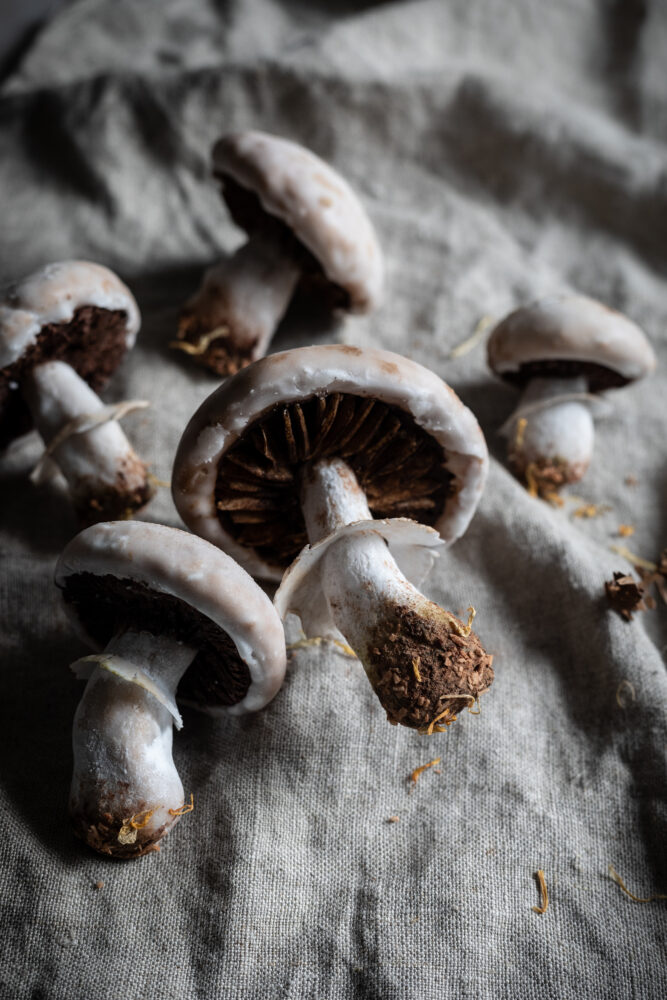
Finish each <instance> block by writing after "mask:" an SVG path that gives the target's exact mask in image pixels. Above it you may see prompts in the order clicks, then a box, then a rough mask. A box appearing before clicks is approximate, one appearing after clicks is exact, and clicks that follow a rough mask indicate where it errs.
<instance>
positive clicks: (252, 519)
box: [173, 346, 493, 728]
mask: <svg viewBox="0 0 667 1000" xmlns="http://www.w3.org/2000/svg"><path fill="white" fill-rule="evenodd" d="M487 465H488V457H487V449H486V443H485V441H484V437H483V435H482V432H481V430H480V428H479V425H478V424H477V421H476V420H475V418H474V416H473V414H472V413H471V412H470V410H468V409H467V408H466V407H465V406H464V405H463V404H462V403H461V401H460V400H459V398H458V397H457V396H456V395H455V394H454V392H452V390H451V389H450V388H449V387H448V386H447V385H445V383H444V382H442V381H441V380H440V379H439V378H438V377H437V376H436V375H434V374H433V373H432V372H430V371H427V369H425V368H423V367H422V366H421V365H418V364H416V363H415V362H413V361H409V360H408V359H406V358H402V357H400V356H399V355H396V354H392V353H390V352H388V351H379V350H364V351H361V350H359V349H358V348H355V347H348V346H328V347H306V348H301V349H298V350H293V351H286V352H284V353H282V354H275V355H272V356H271V357H268V358H264V359H263V360H261V361H257V362H256V363H255V364H253V365H251V366H250V367H248V368H246V369H244V370H243V371H241V372H239V373H238V374H237V375H235V376H234V377H233V378H231V379H228V380H227V381H226V382H225V383H223V385H222V386H221V387H220V388H219V389H218V390H217V391H216V392H214V393H213V394H212V395H211V396H209V398H208V399H207V400H205V401H204V403H203V404H202V406H201V407H200V408H199V410H198V411H197V412H196V413H195V415H194V416H193V418H192V419H191V421H190V423H189V425H188V427H187V428H186V431H185V433H184V435H183V438H182V439H181V443H180V446H179V449H178V453H177V456H176V462H175V466H174V473H173V495H174V500H175V503H176V506H177V507H178V510H179V512H180V514H181V516H182V517H183V519H184V520H185V522H186V523H187V524H188V526H189V527H190V528H192V530H193V531H195V532H197V533H198V534H200V535H202V536H204V537H205V538H208V539H209V540H210V541H211V542H214V543H215V544H216V545H219V546H220V547H221V548H223V549H225V550H226V551H227V552H229V553H230V554H231V555H233V556H234V557H235V558H237V559H238V560H239V561H240V562H242V563H243V565H244V566H245V567H246V568H247V569H248V570H249V571H250V572H252V573H253V574H255V575H259V576H264V577H268V578H270V579H274V580H279V579H281V577H282V575H283V573H284V571H285V570H286V569H287V567H289V569H288V571H287V573H286V575H285V577H284V579H283V582H282V584H281V586H280V588H279V590H278V593H277V595H276V600H275V604H276V607H277V608H278V610H279V612H280V614H281V615H282V616H283V617H284V616H285V615H286V614H287V613H288V612H294V613H295V614H298V615H299V617H300V618H301V621H302V624H303V627H304V630H305V631H306V633H307V634H308V635H319V636H323V635H329V636H337V637H340V636H341V635H342V636H343V637H344V638H345V639H346V641H347V642H348V643H349V645H350V646H352V648H353V649H354V651H355V652H356V653H357V655H358V656H359V658H360V660H361V661H362V663H363V665H364V668H365V670H366V673H367V675H368V677H369V679H370V681H371V684H372V685H373V687H374V689H375V691H376V693H377V695H378V697H379V698H380V701H381V702H382V704H383V706H384V707H385V709H386V711H387V715H388V717H389V719H390V721H391V722H401V723H403V724H404V725H408V726H412V727H414V728H426V727H428V726H429V725H430V724H431V723H432V722H433V721H434V720H435V719H437V718H440V719H441V720H442V721H445V722H446V721H451V718H452V717H453V716H454V715H455V713H456V712H457V711H460V710H461V708H462V707H464V706H465V705H466V704H470V703H471V702H472V700H473V699H474V698H476V697H477V696H478V695H480V694H482V693H483V692H484V691H486V689H487V688H488V687H489V685H490V684H491V680H492V678H493V671H492V668H491V657H490V656H488V655H487V654H486V653H485V652H484V650H483V648H482V646H481V644H480V642H479V639H478V638H477V636H476V635H475V634H474V633H472V632H470V629H469V628H468V627H467V626H464V625H463V623H462V622H460V621H459V620H458V619H457V618H455V617H454V616H453V615H451V614H450V613H449V612H447V611H444V610H443V609H442V608H440V607H438V605H436V604H434V603H433V602H432V601H429V600H427V599H426V597H424V596H423V595H422V594H421V593H420V592H419V590H417V589H416V587H415V586H413V583H418V582H419V581H420V580H421V578H422V577H423V576H424V573H425V570H426V569H427V568H428V566H429V565H430V562H431V561H432V558H433V555H434V554H437V552H438V550H439V549H442V548H443V547H444V545H446V544H449V543H451V542H453V541H454V540H455V539H456V538H458V537H459V536H460V535H462V534H463V532H464V531H465V530H466V528H467V526H468V523H469V522H470V519H471V518H472V516H473V513H474V511H475V508H476V506H477V503H478V501H479V498H480V495H481V492H482V489H483V486H484V481H485V478H486V473H487ZM417 522H421V523H417ZM438 533H439V534H438ZM307 543H310V544H307ZM290 563H291V564H292V565H291V566H290Z"/></svg>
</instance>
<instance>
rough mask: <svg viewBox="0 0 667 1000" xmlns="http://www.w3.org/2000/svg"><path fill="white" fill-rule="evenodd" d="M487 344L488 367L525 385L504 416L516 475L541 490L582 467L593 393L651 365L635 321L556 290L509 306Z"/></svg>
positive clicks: (589, 442) (589, 448)
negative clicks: (521, 305) (530, 301)
mask: <svg viewBox="0 0 667 1000" xmlns="http://www.w3.org/2000/svg"><path fill="white" fill-rule="evenodd" d="M487 351H488V360H489V365H490V367H491V368H492V369H493V371H494V372H495V373H496V374H497V375H500V376H502V378H504V379H506V380H507V381H509V382H512V383H514V384H515V385H518V386H519V387H521V389H522V396H521V401H520V403H519V406H518V407H517V410H516V411H515V413H514V414H513V417H512V418H511V419H510V421H509V430H510V449H509V459H510V464H511V466H512V468H513V471H514V472H515V474H516V475H517V477H518V478H519V479H525V480H526V481H527V483H528V484H529V485H530V486H532V487H533V488H535V489H536V490H538V491H539V492H541V493H549V492H550V491H553V490H557V489H559V487H561V486H563V485H564V484H565V483H571V482H575V481H576V480H578V479H581V477H582V476H583V475H584V473H585V472H586V470H587V468H588V466H589V463H590V460H591V456H592V453H593V438H594V429H593V415H592V412H591V401H592V394H595V393H599V392H603V391H604V390H606V389H615V388H619V387H620V386H624V385H627V384H628V383H629V382H633V381H635V380H636V379H640V378H644V376H646V375H648V374H650V372H652V371H653V369H654V368H655V355H654V353H653V349H652V348H651V345H650V344H649V342H648V340H647V339H646V337H645V335H644V334H643V333H642V331H641V330H640V329H639V327H638V326H636V325H635V324H634V323H632V322H631V321H630V320H629V319H628V318H627V317H626V316H623V315H622V314H621V313H619V312H615V311H614V310H613V309H609V308H608V307H607V306H605V305H603V304H602V303H601V302H596V301H595V299H589V298H586V297H585V296H583V295H553V296H550V297H548V298H544V299H541V300H539V301H538V302H535V303H533V304H532V305H529V306H526V307H524V308H522V309H517V310H516V311H515V312H513V313H510V315H509V316H507V317H505V319H503V320H502V322H500V323H499V324H498V325H497V326H496V327H495V328H494V329H493V331H492V332H491V335H490V337H489V341H488V345H487Z"/></svg>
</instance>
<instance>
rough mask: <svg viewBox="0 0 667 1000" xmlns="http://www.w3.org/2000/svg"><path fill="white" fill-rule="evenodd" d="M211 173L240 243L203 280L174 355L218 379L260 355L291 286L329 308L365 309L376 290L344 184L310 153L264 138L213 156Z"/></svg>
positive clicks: (241, 136)
mask: <svg viewBox="0 0 667 1000" xmlns="http://www.w3.org/2000/svg"><path fill="white" fill-rule="evenodd" d="M213 172H214V174H215V176H216V177H217V178H218V179H219V180H220V182H221V183H222V195H223V198H224V199H225V202H226V203H227V207H228V208H229V211H230V213H231V215H232V218H233V219H234V222H236V224H237V225H238V226H239V227H240V228H241V229H244V230H245V231H246V232H247V233H248V237H249V239H248V242H247V243H245V244H244V245H243V246H242V247H241V248H240V249H239V250H237V251H236V253H234V254H233V255H232V256H231V257H230V258H229V259H228V260H225V261H222V262H221V263H219V264H217V265H216V266H215V267H213V268H211V269H210V270H209V271H207V272H206V275H205V276H204V280H203V283H202V286H201V288H200V290H199V291H198V292H197V294H196V295H195V296H194V298H192V299H191V300H190V301H189V302H188V304H187V305H186V307H185V309H184V311H183V314H182V317H181V322H180V326H179V330H178V338H179V339H178V340H177V341H175V342H174V344H173V346H175V347H180V348H181V349H182V350H184V351H186V352H187V353H189V354H192V355H193V356H194V357H195V358H196V360H197V361H199V362H200V363H201V364H203V365H205V366H206V367H207V368H210V369H211V371H213V372H215V373H216V374H218V375H228V374H232V373H234V372H236V371H238V369H239V368H242V367H243V366H244V365H247V364H249V363H250V362H251V361H255V360H256V359H257V358H261V357H262V356H263V355H264V354H265V353H266V349H267V346H268V344H269V341H270V340H271V338H272V336H273V333H274V331H275V328H276V326H277V325H278V322H279V321H280V319H281V317H282V316H283V314H284V313H285V311H286V309H287V306H288V304H289V302H290V299H291V298H292V295H293V294H294V291H295V289H296V287H297V285H298V283H299V282H300V281H302V280H303V281H307V282H310V283H318V284H319V285H320V286H321V288H322V291H323V293H324V294H326V295H327V296H328V299H327V301H329V302H330V303H331V305H332V306H333V307H334V308H338V309H343V310H348V311H350V312H354V313H365V312H369V311H370V310H372V309H374V308H375V307H376V306H377V305H378V303H379V300H380V295H381V291H382V282H383V270H384V267H383V260H382V252H381V250H380V247H379V245H378V241H377V238H376V236H375V232H374V230H373V227H372V225H371V223H370V221H369V219H368V216H367V215H366V212H365V211H364V209H363V207H362V205H361V203H360V201H359V199H358V198H357V196H356V194H355V193H354V192H353V191H352V189H351V188H350V186H349V185H348V184H347V182H346V181H344V180H343V178H342V177H341V176H340V175H339V174H338V173H337V172H336V171H335V170H332V168H331V167H330V166H328V164H326V163H325V162H324V161H323V160H321V159H320V158H319V157H318V156H315V154H314V153H311V152H310V151H309V150H307V149H304V147H303V146H299V145H297V144H296V143H294V142H289V141H288V140H287V139H280V138H278V137H276V136H273V135H268V134H266V133H264V132H240V133H238V134H235V135H229V136H225V137H223V138H222V139H220V140H219V141H218V142H217V143H216V145H215V147H214V149H213Z"/></svg>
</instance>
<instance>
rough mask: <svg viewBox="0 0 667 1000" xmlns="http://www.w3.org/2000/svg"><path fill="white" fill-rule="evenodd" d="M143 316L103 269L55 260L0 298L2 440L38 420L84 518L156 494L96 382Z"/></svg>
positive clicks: (115, 512)
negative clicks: (101, 396) (140, 315)
mask: <svg viewBox="0 0 667 1000" xmlns="http://www.w3.org/2000/svg"><path fill="white" fill-rule="evenodd" d="M139 324H140V317H139V310H138V308H137V304H136V302H135V300H134V298H133V297H132V295H131V293H130V291H129V289H128V288H126V286H125V285H124V284H123V283H122V281H120V279H119V278H118V277H117V276H116V275H115V274H113V272H112V271H109V270H108V268H106V267H102V266H101V265H99V264H92V263H89V262H87V261H61V262H60V263H56V264H49V265H48V266H47V267H44V268H43V269H42V270H40V271H37V272H35V273H34V274H31V275H30V276H29V277H27V278H24V280H23V281H21V282H19V283H18V284H16V285H12V286H11V287H10V288H8V289H7V291H6V292H5V294H4V298H3V299H2V301H1V302H0V446H2V445H7V444H8V443H9V442H10V441H11V440H12V439H13V438H15V437H18V436H19V435H21V434H24V433H26V432H27V431H29V430H30V429H31V427H32V426H33V425H34V426H35V427H36V428H37V430H38V432H39V434H40V435H41V437H42V439H43V440H44V443H45V444H46V446H47V452H46V454H47V456H48V458H49V459H50V460H51V461H52V462H54V463H55V465H57V467H58V469H59V470H60V471H61V472H62V474H63V475H64V477H65V479H66V480H67V482H68V485H69V490H70V494H71V497H72V502H73V504H74V506H75V508H76V510H77V512H78V514H79V516H80V517H81V519H82V520H83V521H84V522H86V523H87V522H92V521H98V520H103V519H104V518H107V517H113V516H120V515H123V514H127V513H128V512H131V511H134V510H136V509H138V508H139V507H142V506H143V505H144V504H145V503H147V502H148V500H149V499H150V497H151V495H152V492H153V490H152V487H151V485H150V483H149V479H148V473H147V469H146V466H145V464H144V463H143V462H142V461H141V460H140V459H139V458H138V457H137V455H136V454H135V452H134V450H133V449H132V446H131V445H130V443H129V441H128V440H127V438H126V437H125V434H124V433H123V431H122V430H121V428H120V425H119V424H118V421H117V420H115V419H110V417H111V416H112V414H113V413H117V412H118V411H117V409H115V408H113V407H105V406H104V405H103V403H102V401H101V400H100V399H99V397H98V396H97V395H96V392H97V390H99V389H101V388H102V387H103V386H104V385H105V383H106V382H107V381H108V379H109V378H110V377H111V375H112V374H113V373H114V371H115V370H116V368H117V367H118V365H119V364H120V362H121V361H122V359H123V357H124V356H125V354H126V352H127V351H128V350H130V348H131V347H132V346H133V345H134V341H135V339H136V335H137V331H138V330H139Z"/></svg>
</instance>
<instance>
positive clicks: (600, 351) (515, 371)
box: [487, 295, 655, 391]
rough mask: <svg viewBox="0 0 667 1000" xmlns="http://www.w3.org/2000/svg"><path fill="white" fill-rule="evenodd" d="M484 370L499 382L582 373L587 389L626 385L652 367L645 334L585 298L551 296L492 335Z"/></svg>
mask: <svg viewBox="0 0 667 1000" xmlns="http://www.w3.org/2000/svg"><path fill="white" fill-rule="evenodd" d="M487 352H488V361H489V366H490V367H491V368H492V370H493V371H494V372H496V374H497V375H500V376H502V377H503V378H505V379H507V380H509V381H513V382H518V383H523V382H526V381H528V380H529V379H531V378H540V377H542V378H549V377H554V378H569V377H571V376H577V375H585V376H586V377H587V378H588V382H589V385H590V388H591V390H592V391H597V390H601V389H608V388H613V387H616V386H622V385H625V384H626V383H628V382H632V381H634V380H635V379H640V378H643V377H644V376H645V375H648V374H650V372H652V371H653V369H654V368H655V355H654V353H653V349H652V347H651V345H650V344H649V342H648V340H647V339H646V336H645V335H644V333H643V332H642V331H641V330H640V328H639V327H638V326H636V325H635V324H634V323H633V322H632V321H631V320H629V319H628V318H627V317H626V316H623V315H622V314H621V313H619V312H616V311H615V310H613V309H610V308H608V307H607V306H605V305H603V304H602V303H601V302H597V301H596V300H595V299H590V298H587V297H586V296H584V295H552V296H549V297H547V298H544V299H540V300H539V301H537V302H534V303H533V304H532V305H529V306H525V307H524V308H521V309H517V310H515V312H513V313H510V315H509V316H507V317H506V318H505V319H503V320H502V321H501V322H500V323H499V324H498V325H497V326H496V327H495V328H494V330H493V331H492V333H491V335H490V337H489V340H488V343H487Z"/></svg>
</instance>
